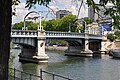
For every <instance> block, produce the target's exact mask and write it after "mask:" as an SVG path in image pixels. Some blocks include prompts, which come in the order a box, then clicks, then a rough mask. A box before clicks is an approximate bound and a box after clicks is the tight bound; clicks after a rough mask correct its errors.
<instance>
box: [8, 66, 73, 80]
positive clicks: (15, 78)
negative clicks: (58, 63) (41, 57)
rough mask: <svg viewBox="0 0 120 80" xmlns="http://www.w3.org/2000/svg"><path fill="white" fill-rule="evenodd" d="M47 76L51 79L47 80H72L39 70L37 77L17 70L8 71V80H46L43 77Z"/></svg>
mask: <svg viewBox="0 0 120 80" xmlns="http://www.w3.org/2000/svg"><path fill="white" fill-rule="evenodd" d="M44 74H47V75H44ZM48 76H49V77H51V78H49V80H73V79H70V78H69V77H65V76H62V75H58V74H55V73H51V72H48V71H44V70H42V69H40V75H39V76H38V75H36V74H32V73H29V72H24V71H21V70H17V69H15V68H14V69H13V68H10V69H9V80H48V79H45V77H48Z"/></svg>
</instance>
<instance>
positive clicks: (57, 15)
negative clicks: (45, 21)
mask: <svg viewBox="0 0 120 80" xmlns="http://www.w3.org/2000/svg"><path fill="white" fill-rule="evenodd" d="M68 14H72V12H70V11H67V10H59V11H57V12H56V19H60V18H62V17H64V16H65V15H68Z"/></svg>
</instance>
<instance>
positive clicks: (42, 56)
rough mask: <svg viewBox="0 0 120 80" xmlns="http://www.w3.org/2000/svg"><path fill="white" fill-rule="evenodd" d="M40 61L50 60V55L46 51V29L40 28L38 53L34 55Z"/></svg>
mask: <svg viewBox="0 0 120 80" xmlns="http://www.w3.org/2000/svg"><path fill="white" fill-rule="evenodd" d="M33 57H34V58H36V59H37V60H38V62H48V58H49V57H48V55H47V54H46V53H45V31H41V30H38V37H37V55H36V56H33Z"/></svg>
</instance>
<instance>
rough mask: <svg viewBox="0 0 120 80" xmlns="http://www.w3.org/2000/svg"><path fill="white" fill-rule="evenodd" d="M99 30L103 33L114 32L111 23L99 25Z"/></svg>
mask: <svg viewBox="0 0 120 80" xmlns="http://www.w3.org/2000/svg"><path fill="white" fill-rule="evenodd" d="M99 29H100V30H101V31H102V30H103V31H112V28H111V23H101V24H99Z"/></svg>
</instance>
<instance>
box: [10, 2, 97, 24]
mask: <svg viewBox="0 0 120 80" xmlns="http://www.w3.org/2000/svg"><path fill="white" fill-rule="evenodd" d="M73 1H75V0H52V2H51V3H50V4H49V7H50V8H51V9H52V10H53V11H54V13H55V12H56V11H58V10H69V11H71V12H72V14H75V15H77V14H78V8H79V5H80V4H81V2H78V1H77V2H73ZM96 2H98V0H96ZM30 11H51V10H50V9H48V8H46V7H44V6H40V5H36V6H34V7H32V8H31V9H30V10H28V9H27V8H25V1H24V0H21V3H20V4H19V5H18V6H16V16H13V17H12V24H14V23H17V22H20V21H23V20H24V16H25V15H26V14H27V13H28V12H30ZM54 13H53V12H41V15H42V16H43V17H44V18H43V19H53V18H55V14H54ZM30 16H31V15H30ZM87 16H88V9H87V5H86V0H84V3H83V6H82V8H81V10H80V14H79V18H82V17H87Z"/></svg>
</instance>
